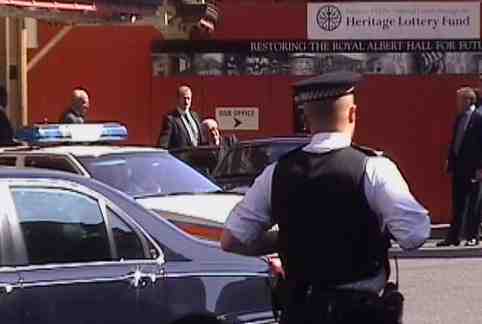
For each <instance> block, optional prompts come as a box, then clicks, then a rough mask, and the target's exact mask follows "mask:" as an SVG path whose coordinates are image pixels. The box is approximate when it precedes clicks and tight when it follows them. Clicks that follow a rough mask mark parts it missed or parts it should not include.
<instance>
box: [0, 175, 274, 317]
mask: <svg viewBox="0 0 482 324" xmlns="http://www.w3.org/2000/svg"><path fill="white" fill-rule="evenodd" d="M0 199H1V201H2V207H1V209H0V314H1V316H2V323H6V324H7V323H8V324H17V323H36V324H43V323H49V324H56V323H62V324H65V323H70V324H87V323H88V324H93V323H99V324H100V323H102V324H109V323H111V324H114V323H115V324H133V323H143V324H149V323H153V324H154V323H155V324H161V323H175V324H183V323H184V324H187V323H201V324H202V323H225V322H228V323H270V322H272V321H273V312H272V308H271V295H270V279H271V275H270V273H269V267H268V264H267V263H266V261H265V260H263V259H261V258H250V257H242V256H238V255H234V254H229V253H226V252H223V251H222V250H221V249H220V248H219V245H218V244H217V243H213V242H208V241H204V240H200V239H196V238H194V237H192V236H190V235H189V234H185V233H184V232H183V231H181V230H180V229H178V228H177V227H176V226H174V225H172V224H171V223H170V222H168V221H166V220H164V219H163V218H162V217H159V215H157V214H155V213H153V212H151V211H149V210H147V209H145V208H144V207H142V206H141V205H140V204H139V203H137V202H136V201H135V200H134V199H133V198H131V197H130V196H128V195H126V194H124V193H122V192H120V191H118V190H116V189H114V188H112V187H109V186H107V185H104V184H102V183H101V182H98V181H96V180H93V179H89V178H87V177H83V176H78V175H74V174H70V173H64V172H58V171H49V170H42V169H28V168H26V169H16V168H9V167H0Z"/></svg>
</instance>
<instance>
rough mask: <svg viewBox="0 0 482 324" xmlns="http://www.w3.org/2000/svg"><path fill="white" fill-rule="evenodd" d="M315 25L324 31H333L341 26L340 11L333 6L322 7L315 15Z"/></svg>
mask: <svg viewBox="0 0 482 324" xmlns="http://www.w3.org/2000/svg"><path fill="white" fill-rule="evenodd" d="M316 23H317V24H318V26H320V28H321V29H323V30H324V31H333V30H335V29H337V28H338V27H340V25H341V11H340V9H338V7H335V6H333V5H326V6H322V7H321V8H320V9H319V10H318V12H317V13H316Z"/></svg>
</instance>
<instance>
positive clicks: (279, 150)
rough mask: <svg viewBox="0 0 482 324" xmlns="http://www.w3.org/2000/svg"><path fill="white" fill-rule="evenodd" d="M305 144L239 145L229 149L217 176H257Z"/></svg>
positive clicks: (216, 173) (217, 171)
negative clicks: (286, 154)
mask: <svg viewBox="0 0 482 324" xmlns="http://www.w3.org/2000/svg"><path fill="white" fill-rule="evenodd" d="M300 145H303V144H301V143H268V144H266V145H239V146H237V147H236V148H234V149H233V150H231V151H229V153H228V154H227V156H226V157H225V159H224V160H223V161H222V163H221V164H220V165H219V167H218V169H217V170H216V172H215V176H216V177H225V176H228V177H229V176H256V175H258V174H260V173H261V172H262V171H263V170H264V168H265V167H266V166H267V165H269V164H271V163H273V162H275V161H277V160H278V159H279V158H280V157H281V156H282V155H283V154H285V153H287V152H289V151H291V150H294V149H295V148H297V147H299V146H300Z"/></svg>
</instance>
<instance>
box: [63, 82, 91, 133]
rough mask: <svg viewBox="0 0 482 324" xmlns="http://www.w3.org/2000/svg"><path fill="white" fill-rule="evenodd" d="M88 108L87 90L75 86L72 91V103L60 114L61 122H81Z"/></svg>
mask: <svg viewBox="0 0 482 324" xmlns="http://www.w3.org/2000/svg"><path fill="white" fill-rule="evenodd" d="M89 108H90V101H89V94H88V92H87V90H86V89H84V88H82V87H76V88H74V90H73V91H72V104H71V105H70V107H69V109H68V110H67V111H66V112H65V113H64V115H63V116H62V118H61V122H62V123H64V124H83V123H84V122H85V117H86V116H87V112H88V110H89Z"/></svg>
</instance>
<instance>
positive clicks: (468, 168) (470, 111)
mask: <svg viewBox="0 0 482 324" xmlns="http://www.w3.org/2000/svg"><path fill="white" fill-rule="evenodd" d="M456 99H457V110H458V115H457V118H456V120H455V124H454V129H453V136H452V142H451V144H450V149H449V154H448V160H447V172H448V173H449V174H451V175H452V210H453V218H452V222H451V224H450V229H449V231H448V233H447V236H446V238H445V239H444V240H443V241H440V242H438V243H437V246H450V245H454V246H457V245H459V244H460V237H461V234H462V233H461V232H462V225H463V224H465V225H466V228H465V234H466V236H467V241H466V243H465V245H466V246H475V245H478V244H479V229H478V227H479V224H480V220H479V221H477V218H478V217H480V215H479V213H478V212H477V209H478V208H477V206H476V205H477V200H478V199H476V196H477V187H478V180H477V178H478V176H477V174H478V170H479V169H480V168H481V166H482V149H481V148H482V111H480V110H479V109H476V106H475V105H476V102H477V96H476V93H475V91H474V90H473V89H472V88H470V87H462V88H460V89H458V90H457V94H456Z"/></svg>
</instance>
